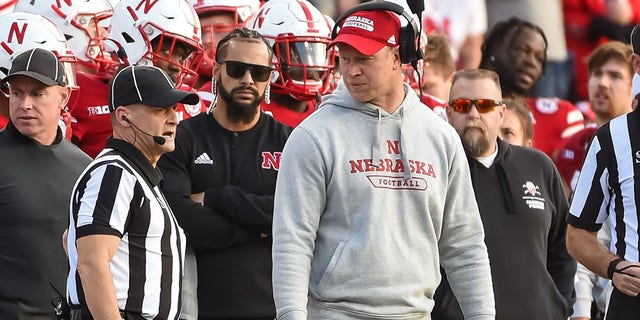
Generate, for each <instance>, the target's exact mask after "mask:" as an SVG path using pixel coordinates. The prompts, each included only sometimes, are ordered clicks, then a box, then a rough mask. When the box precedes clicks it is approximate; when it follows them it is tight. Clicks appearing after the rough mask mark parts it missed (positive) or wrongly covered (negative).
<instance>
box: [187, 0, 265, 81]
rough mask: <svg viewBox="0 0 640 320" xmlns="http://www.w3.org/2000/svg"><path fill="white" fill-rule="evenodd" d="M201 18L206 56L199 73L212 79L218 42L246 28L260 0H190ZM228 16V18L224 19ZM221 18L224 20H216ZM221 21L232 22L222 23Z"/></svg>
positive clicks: (203, 57) (256, 10)
mask: <svg viewBox="0 0 640 320" xmlns="http://www.w3.org/2000/svg"><path fill="white" fill-rule="evenodd" d="M190 2H191V3H192V4H193V8H194V9H195V10H196V13H198V16H199V17H200V24H201V26H202V44H203V46H204V55H203V56H202V62H201V63H200V66H199V67H198V73H200V74H202V75H204V76H208V77H211V76H212V70H213V65H214V64H215V57H216V46H217V44H218V41H220V39H222V38H223V37H224V36H226V35H227V34H229V33H230V32H231V31H233V30H235V29H237V28H242V27H244V26H245V23H246V22H247V20H248V19H249V18H250V17H251V16H252V15H253V14H255V13H256V12H258V9H259V8H260V1H259V0H190ZM224 16H227V17H224ZM215 17H221V18H223V19H220V18H218V19H216V18H215ZM211 20H214V21H211ZM219 20H223V21H227V20H230V22H225V23H221V22H219Z"/></svg>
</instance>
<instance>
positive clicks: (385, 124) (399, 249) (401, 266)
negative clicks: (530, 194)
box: [273, 3, 495, 320]
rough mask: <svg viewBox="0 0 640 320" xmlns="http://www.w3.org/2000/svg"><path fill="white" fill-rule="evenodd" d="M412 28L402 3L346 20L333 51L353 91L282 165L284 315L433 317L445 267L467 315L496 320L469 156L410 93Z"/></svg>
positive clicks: (279, 258)
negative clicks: (406, 69) (407, 73)
mask: <svg viewBox="0 0 640 320" xmlns="http://www.w3.org/2000/svg"><path fill="white" fill-rule="evenodd" d="M395 13H399V14H401V15H402V16H403V19H407V20H410V21H409V22H410V23H409V25H408V26H407V27H404V28H402V27H401V22H400V18H399V17H398V16H397V15H396V14H395ZM411 20H412V15H411V14H409V13H407V12H406V11H404V10H403V9H402V7H400V6H397V5H396V6H394V5H389V3H386V4H380V3H374V4H365V5H364V6H362V5H361V6H358V7H356V8H355V10H351V11H350V12H347V13H345V15H343V17H341V18H339V19H338V22H337V23H336V25H338V26H339V27H340V29H339V32H334V34H333V41H332V42H331V44H330V45H332V46H333V45H337V46H338V48H339V50H340V65H341V68H342V75H343V81H344V83H343V84H341V85H340V87H339V89H338V90H337V91H336V92H335V93H334V94H332V95H329V96H327V97H325V100H324V102H323V103H322V105H321V107H320V108H319V110H318V111H316V112H315V113H314V114H312V115H311V116H309V117H308V118H307V119H306V120H305V121H304V122H302V123H301V124H300V126H298V127H297V128H296V129H295V130H294V131H293V133H292V135H291V136H290V138H289V140H288V142H287V144H286V146H285V148H284V150H283V155H282V159H281V161H282V162H281V167H280V173H279V176H278V181H277V186H276V194H275V208H274V221H273V241H274V243H273V286H274V298H275V303H276V310H277V318H278V319H287V320H289V319H347V320H348V319H430V312H431V310H432V308H433V304H434V302H433V293H434V291H435V289H436V287H437V286H438V283H439V282H440V272H439V265H440V264H441V265H442V266H443V267H444V268H445V269H446V271H447V274H448V275H449V277H450V278H449V280H450V282H451V286H452V287H453V290H454V291H455V292H456V294H457V296H458V299H459V300H460V304H461V307H462V310H463V312H464V314H465V316H466V318H467V319H494V317H495V310H494V309H495V308H494V297H493V290H492V282H491V273H490V269H489V261H488V257H487V248H486V246H485V244H484V233H483V227H482V222H481V220H480V215H479V213H478V206H477V204H476V200H475V199H474V196H473V195H474V192H473V189H472V186H471V178H470V174H469V167H468V164H467V161H466V157H465V153H464V149H463V148H462V144H461V143H460V139H459V137H458V136H457V134H456V132H455V130H454V129H453V128H452V127H451V126H450V125H449V124H447V123H446V122H445V121H443V120H442V119H441V118H439V117H438V116H437V115H436V114H435V113H433V112H432V111H431V110H430V109H429V108H428V107H427V106H425V105H423V104H422V103H421V102H420V100H419V98H418V96H417V95H416V94H415V93H414V91H413V90H412V89H411V88H410V87H409V86H408V85H406V84H403V83H402V63H403V62H406V61H410V60H411V59H412V58H411V57H407V54H411V53H414V54H415V51H414V52H411V51H412V50H414V49H412V46H411V44H412V42H413V40H414V39H415V38H409V39H407V36H408V35H407V31H415V30H417V29H415V27H414V26H413V23H412V22H414V21H411ZM401 28H402V29H401ZM407 28H413V29H412V30H409V29H407Z"/></svg>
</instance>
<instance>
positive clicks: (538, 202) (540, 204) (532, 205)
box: [522, 181, 545, 210]
mask: <svg viewBox="0 0 640 320" xmlns="http://www.w3.org/2000/svg"><path fill="white" fill-rule="evenodd" d="M522 188H523V189H524V195H523V196H522V199H523V200H524V201H525V203H526V204H527V206H529V209H538V210H544V201H545V200H544V198H543V197H542V193H540V187H539V186H538V185H536V184H535V183H533V182H531V181H527V182H525V183H524V184H523V185H522Z"/></svg>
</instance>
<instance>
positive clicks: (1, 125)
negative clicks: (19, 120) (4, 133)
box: [0, 116, 9, 129]
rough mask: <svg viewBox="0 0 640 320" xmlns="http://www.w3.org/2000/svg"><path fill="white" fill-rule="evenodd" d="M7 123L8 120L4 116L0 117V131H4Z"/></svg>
mask: <svg viewBox="0 0 640 320" xmlns="http://www.w3.org/2000/svg"><path fill="white" fill-rule="evenodd" d="M7 123H9V119H7V118H5V117H4V116H0V129H4V127H6V126H7Z"/></svg>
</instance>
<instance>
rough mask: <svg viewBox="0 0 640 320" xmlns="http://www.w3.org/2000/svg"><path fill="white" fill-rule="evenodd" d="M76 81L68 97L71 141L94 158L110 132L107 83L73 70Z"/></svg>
mask: <svg viewBox="0 0 640 320" xmlns="http://www.w3.org/2000/svg"><path fill="white" fill-rule="evenodd" d="M76 81H77V83H78V86H79V87H80V88H79V89H77V90H73V92H72V93H71V98H70V99H69V112H70V113H71V116H72V121H71V128H72V134H73V139H72V141H73V143H75V144H76V145H78V147H80V149H82V151H84V152H85V153H86V154H88V155H89V156H90V157H91V158H95V157H96V156H97V155H98V153H100V151H102V149H104V146H105V145H106V143H107V137H109V136H111V134H112V131H111V115H110V113H109V105H108V96H109V85H108V84H107V83H106V82H105V81H103V80H102V79H101V78H99V77H97V76H95V75H93V74H89V73H84V72H76Z"/></svg>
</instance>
